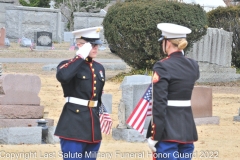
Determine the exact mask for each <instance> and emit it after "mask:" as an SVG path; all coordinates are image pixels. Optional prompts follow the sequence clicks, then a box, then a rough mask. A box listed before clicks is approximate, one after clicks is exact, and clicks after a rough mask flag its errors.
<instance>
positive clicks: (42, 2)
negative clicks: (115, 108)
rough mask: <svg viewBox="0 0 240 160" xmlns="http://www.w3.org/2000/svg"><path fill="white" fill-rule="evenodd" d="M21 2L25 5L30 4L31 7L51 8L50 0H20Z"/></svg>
mask: <svg viewBox="0 0 240 160" xmlns="http://www.w3.org/2000/svg"><path fill="white" fill-rule="evenodd" d="M19 3H20V4H21V5H23V6H29V7H46V8H49V7H50V6H49V3H50V0H29V3H27V2H26V1H25V0H19Z"/></svg>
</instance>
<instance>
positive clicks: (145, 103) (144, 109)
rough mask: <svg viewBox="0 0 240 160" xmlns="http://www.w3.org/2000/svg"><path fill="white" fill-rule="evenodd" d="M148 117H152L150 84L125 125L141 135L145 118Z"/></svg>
mask: <svg viewBox="0 0 240 160" xmlns="http://www.w3.org/2000/svg"><path fill="white" fill-rule="evenodd" d="M150 115H152V84H150V85H149V86H148V88H147V90H146V92H145V93H144V95H143V96H142V98H141V99H140V100H139V102H138V103H137V105H136V107H135V108H134V110H133V111H132V113H131V114H130V116H129V118H128V119H127V121H126V123H127V124H128V125H129V126H131V127H133V128H134V129H136V130H137V131H138V132H140V133H141V134H142V133H143V128H144V123H145V121H146V117H147V116H150Z"/></svg>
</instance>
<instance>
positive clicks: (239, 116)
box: [233, 108, 240, 122]
mask: <svg viewBox="0 0 240 160" xmlns="http://www.w3.org/2000/svg"><path fill="white" fill-rule="evenodd" d="M233 121H238V122H240V108H239V110H238V115H237V116H234V117H233Z"/></svg>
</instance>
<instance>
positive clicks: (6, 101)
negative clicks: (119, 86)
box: [0, 74, 54, 144]
mask: <svg viewBox="0 0 240 160" xmlns="http://www.w3.org/2000/svg"><path fill="white" fill-rule="evenodd" d="M40 88H41V80H40V78H39V77H38V76H36V75H25V74H3V75H2V76H0V128H2V129H0V144H2V143H3V144H19V143H28V144H36V143H41V136H42V128H39V127H37V125H38V124H37V120H38V119H42V118H43V113H44V107H43V106H41V105H40V98H39V96H38V94H39V91H40ZM46 120H47V121H48V126H53V125H54V120H53V119H46Z"/></svg>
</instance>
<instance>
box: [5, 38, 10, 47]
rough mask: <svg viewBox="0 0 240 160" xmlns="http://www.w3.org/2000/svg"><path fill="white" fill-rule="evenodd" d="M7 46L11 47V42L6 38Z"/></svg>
mask: <svg viewBox="0 0 240 160" xmlns="http://www.w3.org/2000/svg"><path fill="white" fill-rule="evenodd" d="M5 46H10V41H9V39H8V38H5Z"/></svg>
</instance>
